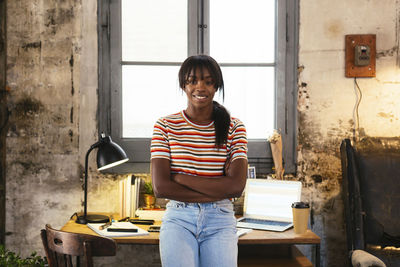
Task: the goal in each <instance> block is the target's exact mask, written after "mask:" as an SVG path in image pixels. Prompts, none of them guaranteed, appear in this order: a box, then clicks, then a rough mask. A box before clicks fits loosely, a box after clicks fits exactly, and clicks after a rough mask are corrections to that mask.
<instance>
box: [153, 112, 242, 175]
mask: <svg viewBox="0 0 400 267" xmlns="http://www.w3.org/2000/svg"><path fill="white" fill-rule="evenodd" d="M151 158H152V159H153V158H165V159H169V160H170V161H171V172H172V173H184V174H190V175H199V176H222V175H223V173H224V165H225V162H226V161H233V160H235V159H238V158H245V159H247V138H246V128H245V127H244V125H243V123H242V122H241V121H240V120H239V119H236V118H231V123H230V126H229V131H228V139H227V143H226V145H223V146H222V147H220V148H217V147H216V146H215V128H214V122H211V123H209V124H207V125H202V124H196V123H194V122H192V121H190V120H189V119H188V118H187V117H186V115H185V113H184V111H181V112H179V113H175V114H172V115H169V116H166V117H162V118H160V119H158V120H157V122H156V124H155V125H154V131H153V138H152V140H151Z"/></svg>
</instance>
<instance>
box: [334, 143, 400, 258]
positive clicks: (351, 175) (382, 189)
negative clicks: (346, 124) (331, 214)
mask: <svg viewBox="0 0 400 267" xmlns="http://www.w3.org/2000/svg"><path fill="white" fill-rule="evenodd" d="M340 152H341V163H342V176H343V183H342V185H343V200H344V206H345V226H346V234H347V248H348V251H349V255H350V257H351V252H352V251H355V250H362V251H367V252H369V253H370V254H372V255H375V256H376V257H378V258H379V259H381V260H382V261H383V262H384V263H385V264H386V265H387V266H400V250H398V249H390V247H396V248H398V247H400V140H398V139H390V138H386V139H385V138H380V139H378V138H366V139H363V140H361V141H358V142H357V143H354V144H352V142H351V141H350V140H349V139H345V140H343V141H342V143H341V146H340ZM349 265H350V260H349Z"/></svg>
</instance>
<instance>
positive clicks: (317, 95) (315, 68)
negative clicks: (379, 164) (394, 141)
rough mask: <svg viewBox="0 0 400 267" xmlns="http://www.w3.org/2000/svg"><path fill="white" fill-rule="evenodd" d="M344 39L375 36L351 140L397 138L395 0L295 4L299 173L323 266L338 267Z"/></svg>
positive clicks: (351, 94) (346, 114) (351, 99)
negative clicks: (372, 64)
mask: <svg viewBox="0 0 400 267" xmlns="http://www.w3.org/2000/svg"><path fill="white" fill-rule="evenodd" d="M346 34H376V36H377V61H376V70H377V71H376V77H375V78H362V79H361V78H360V79H358V80H357V82H358V84H359V86H360V89H361V91H362V100H361V103H360V105H359V127H360V130H359V131H356V132H357V135H356V138H357V139H358V138H362V137H365V136H382V137H396V138H399V132H398V129H399V128H400V121H399V117H400V106H399V105H398V100H399V99H400V68H399V61H400V58H399V35H400V2H399V1H398V0H390V1H379V0H370V1H365V0H356V1H347V0H338V1H325V0H324V1H320V0H303V1H300V33H299V38H300V40H299V91H298V137H299V139H298V174H297V178H298V179H300V180H302V181H304V184H305V186H306V187H307V188H306V190H305V198H308V199H309V200H310V201H311V202H312V204H313V214H314V216H313V220H314V225H313V230H314V231H316V232H317V233H318V234H319V235H320V236H321V238H322V244H321V255H322V258H323V260H322V263H323V265H324V266H344V258H345V257H346V251H345V232H344V225H343V222H344V219H343V203H342V200H341V189H340V187H341V166H340V157H339V146H340V142H341V140H342V139H343V138H353V127H354V122H355V121H356V119H355V115H354V107H355V104H356V101H357V97H356V89H355V85H354V79H352V78H345V76H344V66H345V62H344V58H345V55H344V52H345V50H344V48H345V47H344V43H345V42H344V40H345V35H346Z"/></svg>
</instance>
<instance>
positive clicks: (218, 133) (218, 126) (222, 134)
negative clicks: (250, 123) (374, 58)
mask: <svg viewBox="0 0 400 267" xmlns="http://www.w3.org/2000/svg"><path fill="white" fill-rule="evenodd" d="M212 116H213V120H214V127H215V146H216V147H222V146H223V145H224V144H226V141H227V139H228V131H229V125H230V122H231V115H230V114H229V112H228V110H226V108H225V107H224V106H223V105H221V104H219V103H218V102H217V101H213V114H212Z"/></svg>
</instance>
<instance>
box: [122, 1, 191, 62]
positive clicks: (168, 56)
mask: <svg viewBox="0 0 400 267" xmlns="http://www.w3.org/2000/svg"><path fill="white" fill-rule="evenodd" d="M187 13H188V11H187V1H184V0H145V1H143V0H122V60H123V61H156V62H165V61H166V62H180V61H183V60H184V59H185V58H186V55H187V50H188V49H187V39H188V37H187V31H188V30H187V20H188V19H187Z"/></svg>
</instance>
